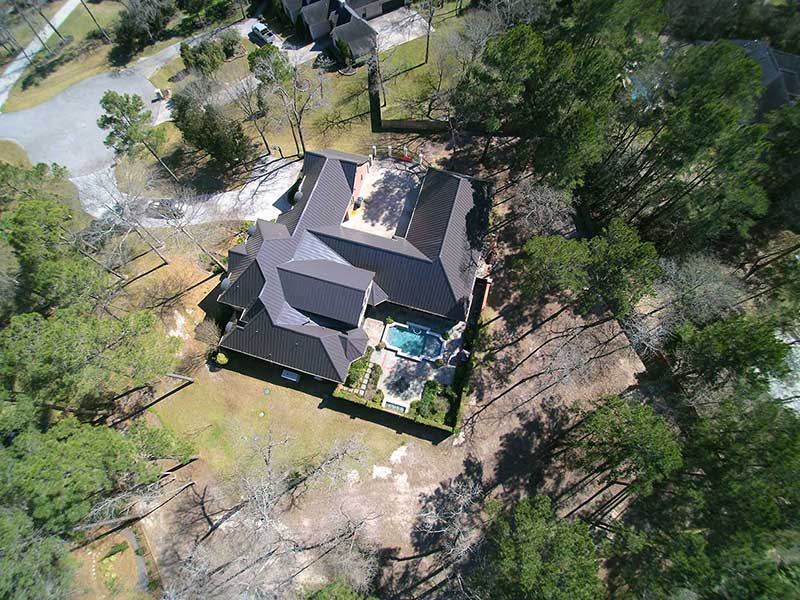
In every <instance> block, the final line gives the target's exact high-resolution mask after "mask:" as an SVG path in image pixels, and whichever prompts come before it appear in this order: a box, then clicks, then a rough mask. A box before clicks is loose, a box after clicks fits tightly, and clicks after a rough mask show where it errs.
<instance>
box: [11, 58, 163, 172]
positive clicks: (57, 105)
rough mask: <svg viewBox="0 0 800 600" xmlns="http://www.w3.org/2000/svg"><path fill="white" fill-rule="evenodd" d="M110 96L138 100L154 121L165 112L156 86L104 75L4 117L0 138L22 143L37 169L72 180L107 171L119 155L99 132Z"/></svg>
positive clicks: (125, 74) (126, 75) (126, 74)
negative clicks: (56, 167)
mask: <svg viewBox="0 0 800 600" xmlns="http://www.w3.org/2000/svg"><path fill="white" fill-rule="evenodd" d="M106 90H115V91H117V92H120V93H126V94H138V95H139V96H141V97H142V98H143V99H144V103H145V105H146V106H147V107H148V108H149V109H150V110H152V111H153V115H154V117H157V113H158V112H159V111H160V110H163V108H164V105H163V103H162V102H154V100H155V89H154V88H153V84H152V83H150V82H149V81H148V80H147V79H146V78H145V77H143V76H142V75H140V74H138V73H137V72H135V71H133V70H124V71H120V72H117V73H103V74H102V75H97V76H96V77H92V78H91V79H86V80H85V81H81V82H80V83H77V84H75V85H73V86H72V87H70V88H68V89H66V90H64V91H63V92H62V93H60V94H59V95H58V96H56V97H55V98H52V99H51V100H48V101H47V102H44V103H42V104H39V105H38V106H34V107H33V108H29V109H27V110H22V111H19V112H12V113H2V114H0V138H4V139H11V140H14V141H15V142H18V143H19V144H20V145H21V146H22V147H23V148H25V150H26V151H27V152H28V156H30V159H31V162H32V163H38V162H43V163H54V162H55V163H58V164H60V165H62V166H64V167H67V169H69V172H70V175H71V176H72V177H79V176H81V175H86V174H88V173H92V172H95V171H98V170H100V169H102V168H104V167H107V166H108V165H109V164H111V163H112V162H113V160H114V154H113V151H112V150H110V149H109V148H107V147H106V146H105V145H104V144H103V140H104V139H105V136H106V132H105V131H103V130H102V129H100V128H99V127H98V126H97V119H98V118H99V117H100V115H101V114H102V112H103V111H102V109H101V108H100V98H101V97H102V96H103V94H104V93H105V91H106Z"/></svg>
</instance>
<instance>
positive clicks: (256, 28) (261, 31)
mask: <svg viewBox="0 0 800 600" xmlns="http://www.w3.org/2000/svg"><path fill="white" fill-rule="evenodd" d="M250 33H252V34H253V36H254V37H255V38H256V39H257V40H261V41H262V42H264V43H265V44H270V43H272V38H273V37H275V34H274V33H272V30H271V29H270V28H269V27H267V26H266V25H264V24H263V23H256V24H255V25H253V27H252V29H251V30H250Z"/></svg>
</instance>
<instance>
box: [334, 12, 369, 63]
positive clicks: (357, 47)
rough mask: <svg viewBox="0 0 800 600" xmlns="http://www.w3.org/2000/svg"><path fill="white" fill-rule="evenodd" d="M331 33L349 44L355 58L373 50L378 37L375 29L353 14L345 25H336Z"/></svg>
mask: <svg viewBox="0 0 800 600" xmlns="http://www.w3.org/2000/svg"><path fill="white" fill-rule="evenodd" d="M348 10H350V9H349V8H348ZM331 34H332V35H334V36H335V37H336V38H338V39H340V40H342V41H343V42H345V43H346V44H347V46H348V47H349V48H350V52H351V53H352V55H353V57H354V58H358V57H359V56H364V55H365V54H369V53H370V52H372V50H373V49H374V48H375V44H376V40H377V37H378V34H377V33H376V32H375V30H374V29H373V28H372V27H370V26H369V24H368V23H367V22H366V21H365V20H364V19H362V18H361V17H359V16H358V15H353V18H352V19H350V20H349V21H348V22H347V23H345V24H344V25H337V26H336V27H334V29H333V31H332V32H331Z"/></svg>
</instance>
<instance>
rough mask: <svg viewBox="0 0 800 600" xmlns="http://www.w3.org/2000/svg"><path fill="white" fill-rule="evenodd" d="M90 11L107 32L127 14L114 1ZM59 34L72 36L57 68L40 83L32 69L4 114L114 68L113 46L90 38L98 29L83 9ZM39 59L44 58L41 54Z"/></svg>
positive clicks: (14, 90)
mask: <svg viewBox="0 0 800 600" xmlns="http://www.w3.org/2000/svg"><path fill="white" fill-rule="evenodd" d="M90 8H91V11H92V13H93V14H94V16H95V17H96V18H97V21H98V22H99V23H100V25H101V26H103V27H104V28H109V27H111V25H112V24H113V23H114V21H115V20H116V18H117V15H119V13H120V12H122V10H124V7H123V6H122V4H121V3H119V2H113V1H111V0H104V1H103V2H100V3H97V4H94V3H92V4H91V5H90ZM59 31H60V32H61V34H62V35H63V36H65V37H67V36H71V37H72V41H70V43H69V44H67V45H66V46H65V47H64V48H62V49H61V51H60V53H59V57H58V59H56V60H57V64H55V65H54V68H53V69H52V71H51V72H49V73H47V74H46V76H44V77H43V78H41V79H38V80H36V79H35V77H34V76H32V74H33V69H31V68H29V69H28V70H27V71H26V72H25V74H24V75H23V76H22V77H21V78H20V79H19V80H18V81H17V83H16V84H15V85H14V87H13V88H12V90H11V94H10V95H9V98H8V101H7V102H6V103H5V105H3V111H5V112H13V111H18V110H24V109H26V108H30V107H31V106H36V105H37V104H41V103H42V102H45V101H47V100H49V99H50V98H53V97H54V96H56V95H58V94H59V93H60V92H62V91H64V90H65V89H67V88H68V87H70V86H73V85H75V84H76V83H78V82H79V81H83V80H84V79H88V78H89V77H93V76H95V75H99V74H100V73H104V72H106V71H109V70H111V68H112V65H111V63H110V62H109V58H108V53H109V51H110V50H111V46H110V45H108V44H104V43H102V42H101V41H100V40H97V39H90V37H89V36H90V34H91V33H92V32H94V31H96V27H95V26H94V23H93V22H92V19H91V17H90V16H89V14H88V13H87V12H86V11H85V10H84V9H83V7H82V6H78V7H77V8H76V9H75V10H74V11H72V13H71V14H70V16H69V17H68V18H67V20H66V21H64V24H63V25H62V26H61V27H59ZM50 41H51V42H53V43H54V44H55V43H56V42H57V41H58V38H57V37H56V36H55V34H53V35H52V36H51V38H50ZM39 56H40V57H42V58H44V55H42V54H40V55H39Z"/></svg>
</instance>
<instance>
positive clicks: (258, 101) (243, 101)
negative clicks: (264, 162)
mask: <svg viewBox="0 0 800 600" xmlns="http://www.w3.org/2000/svg"><path fill="white" fill-rule="evenodd" d="M264 93H265V90H264V88H263V87H262V85H261V84H259V82H258V80H257V79H255V78H254V77H251V76H248V77H245V78H244V79H243V80H242V81H240V82H238V83H237V84H235V85H233V86H231V87H230V88H229V92H228V95H229V99H230V101H231V102H232V103H233V104H234V105H235V106H236V107H237V108H238V109H239V110H240V111H242V115H243V116H244V119H245V121H249V122H251V123H252V124H253V126H254V127H255V128H256V131H258V135H259V136H261V141H262V142H263V143H264V148H265V149H266V150H267V156H269V155H270V154H271V152H270V149H269V142H268V141H267V136H266V122H267V118H268V116H269V106H268V103H267V101H266V98H265V97H264Z"/></svg>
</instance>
